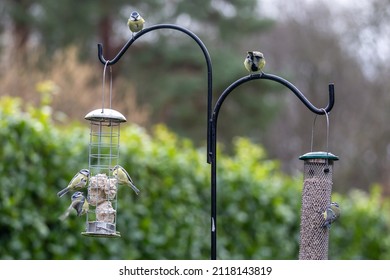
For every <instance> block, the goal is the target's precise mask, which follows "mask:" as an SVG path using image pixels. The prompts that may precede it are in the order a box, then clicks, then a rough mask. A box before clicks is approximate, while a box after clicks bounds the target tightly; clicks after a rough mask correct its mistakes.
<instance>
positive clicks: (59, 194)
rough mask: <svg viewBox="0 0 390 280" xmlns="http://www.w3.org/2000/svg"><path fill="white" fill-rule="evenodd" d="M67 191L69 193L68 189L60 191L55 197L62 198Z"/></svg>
mask: <svg viewBox="0 0 390 280" xmlns="http://www.w3.org/2000/svg"><path fill="white" fill-rule="evenodd" d="M68 191H69V189H68V188H65V189H63V190H60V191H59V192H58V193H57V195H58V197H62V196H64V195H65V194H66V193H67V192H68Z"/></svg>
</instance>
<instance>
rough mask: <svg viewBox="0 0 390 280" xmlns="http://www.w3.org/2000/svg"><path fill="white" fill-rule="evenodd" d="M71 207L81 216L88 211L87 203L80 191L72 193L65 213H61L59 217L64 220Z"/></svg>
mask: <svg viewBox="0 0 390 280" xmlns="http://www.w3.org/2000/svg"><path fill="white" fill-rule="evenodd" d="M72 209H75V210H76V213H77V216H81V215H83V214H85V213H87V212H88V210H89V204H88V201H87V200H86V199H85V197H84V195H83V193H82V192H75V193H74V194H73V195H72V197H71V203H70V205H69V207H68V209H66V211H65V213H64V214H62V215H61V217H60V219H61V220H65V219H66V218H67V217H68V216H69V214H70V211H72Z"/></svg>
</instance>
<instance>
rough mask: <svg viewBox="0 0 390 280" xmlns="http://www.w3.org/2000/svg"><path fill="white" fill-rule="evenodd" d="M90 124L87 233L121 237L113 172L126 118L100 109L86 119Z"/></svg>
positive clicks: (96, 235)
mask: <svg viewBox="0 0 390 280" xmlns="http://www.w3.org/2000/svg"><path fill="white" fill-rule="evenodd" d="M85 119H86V120H88V121H90V124H91V128H90V143H89V170H90V172H91V177H90V180H89V185H88V196H87V200H88V203H89V204H90V209H89V211H88V213H87V215H86V216H87V221H86V231H85V232H82V235H85V236H93V237H120V233H119V232H118V231H116V214H117V209H116V208H117V189H118V182H117V180H116V179H115V178H113V177H112V176H111V170H110V168H112V167H114V166H115V165H117V164H118V161H119V136H120V124H121V123H122V122H126V118H125V117H124V116H123V115H122V114H121V113H119V112H118V111H115V110H112V109H97V110H94V111H92V112H90V113H88V114H87V115H86V116H85Z"/></svg>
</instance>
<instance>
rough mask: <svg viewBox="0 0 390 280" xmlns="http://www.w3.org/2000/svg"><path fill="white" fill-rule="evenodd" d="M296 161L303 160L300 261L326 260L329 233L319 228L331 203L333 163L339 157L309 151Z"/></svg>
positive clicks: (321, 227)
mask: <svg viewBox="0 0 390 280" xmlns="http://www.w3.org/2000/svg"><path fill="white" fill-rule="evenodd" d="M299 159H301V160H303V161H304V181H303V191H302V209H301V231H300V247H299V259H300V260H324V259H328V240H329V230H328V229H327V228H326V227H325V228H324V227H323V226H322V225H323V223H324V217H323V215H322V213H323V212H324V210H325V209H326V207H327V206H328V205H329V204H330V203H331V193H332V185H333V179H332V175H333V162H334V161H336V160H338V157H337V156H335V155H334V154H331V153H329V152H310V153H307V154H304V155H302V156H301V157H299Z"/></svg>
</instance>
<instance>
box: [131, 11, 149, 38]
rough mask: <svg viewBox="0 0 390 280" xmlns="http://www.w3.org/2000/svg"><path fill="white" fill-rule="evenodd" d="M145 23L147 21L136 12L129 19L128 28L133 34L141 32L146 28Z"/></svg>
mask: <svg viewBox="0 0 390 280" xmlns="http://www.w3.org/2000/svg"><path fill="white" fill-rule="evenodd" d="M144 23H145V20H144V19H143V18H142V17H141V15H140V14H139V13H138V12H136V11H134V12H132V13H131V14H130V17H129V19H128V20H127V26H128V27H129V29H130V31H131V32H133V33H134V32H139V31H141V30H142V29H143V28H144Z"/></svg>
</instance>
